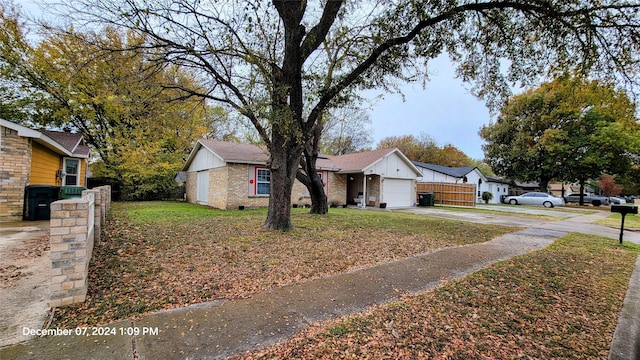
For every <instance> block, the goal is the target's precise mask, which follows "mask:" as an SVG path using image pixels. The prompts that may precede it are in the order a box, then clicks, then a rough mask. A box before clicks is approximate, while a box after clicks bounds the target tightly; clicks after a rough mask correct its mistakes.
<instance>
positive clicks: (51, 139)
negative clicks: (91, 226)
mask: <svg viewBox="0 0 640 360" xmlns="http://www.w3.org/2000/svg"><path fill="white" fill-rule="evenodd" d="M89 155H90V150H89V147H88V146H86V145H84V144H83V138H82V135H80V134H74V133H69V132H60V131H48V130H42V131H39V130H33V129H30V128H27V127H24V126H22V125H18V124H16V123H13V122H10V121H7V120H3V119H0V220H19V219H21V218H22V215H23V211H24V197H25V188H26V187H27V186H29V185H50V186H78V187H86V174H87V162H88V159H89Z"/></svg>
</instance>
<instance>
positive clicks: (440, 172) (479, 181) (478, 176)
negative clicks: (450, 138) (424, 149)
mask: <svg viewBox="0 0 640 360" xmlns="http://www.w3.org/2000/svg"><path fill="white" fill-rule="evenodd" d="M413 163H414V165H416V167H417V168H418V169H420V171H421V173H422V174H421V177H420V178H419V179H418V180H419V181H421V182H422V181H424V182H443V183H465V184H475V185H476V196H477V199H476V200H477V202H478V203H480V202H482V193H483V192H485V191H488V192H490V193H491V194H492V195H493V198H492V199H491V200H490V201H489V202H490V203H493V204H498V203H500V199H501V197H503V196H507V195H509V185H510V181H508V180H504V179H501V178H497V177H491V176H486V175H484V174H483V173H482V171H480V169H478V168H477V167H475V166H463V167H450V166H442V165H435V164H427V163H423V162H419V161H414V162H413Z"/></svg>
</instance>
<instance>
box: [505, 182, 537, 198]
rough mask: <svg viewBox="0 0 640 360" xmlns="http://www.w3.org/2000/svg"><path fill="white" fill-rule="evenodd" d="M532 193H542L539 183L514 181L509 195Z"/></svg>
mask: <svg viewBox="0 0 640 360" xmlns="http://www.w3.org/2000/svg"><path fill="white" fill-rule="evenodd" d="M532 191H541V190H540V185H539V184H538V183H537V182H519V181H512V183H511V188H510V191H509V195H522V194H524V193H527V192H532Z"/></svg>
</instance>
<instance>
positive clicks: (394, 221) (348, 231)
mask: <svg viewBox="0 0 640 360" xmlns="http://www.w3.org/2000/svg"><path fill="white" fill-rule="evenodd" d="M308 211H309V210H308V209H293V215H292V221H293V224H294V225H295V226H296V228H295V229H294V230H292V231H288V232H274V231H266V230H263V229H262V227H261V225H262V224H263V222H264V219H265V216H266V210H245V211H239V210H235V211H220V210H213V209H210V208H208V207H204V206H198V205H193V204H186V203H179V202H140V203H113V205H112V209H111V217H110V219H109V221H108V222H107V225H106V226H105V227H104V228H103V238H102V240H101V241H100V243H99V244H96V245H95V247H94V252H93V258H92V260H91V263H90V268H89V289H88V294H87V301H85V303H83V304H81V305H79V306H73V307H62V308H60V309H57V310H56V313H55V317H54V322H53V323H52V325H51V326H53V327H59V328H74V327H77V326H91V325H97V324H104V323H108V322H111V321H114V320H118V319H123V318H127V317H132V316H136V315H139V314H143V313H147V312H153V311H158V310H162V309H169V308H176V307H183V306H187V305H190V304H194V303H199V302H204V301H212V300H216V299H230V298H238V297H244V296H248V295H250V294H253V293H256V292H260V291H264V290H267V289H269V288H273V287H277V286H282V285H285V284H290V283H294V282H298V281H304V280H308V279H312V278H318V277H322V276H327V275H330V274H336V273H340V272H344V271H349V270H353V269H356V268H361V267H366V266H370V265H373V264H377V263H383V262H388V261H391V260H394V259H399V258H403V257H408V256H412V255H416V254H423V253H427V252H430V251H433V250H435V249H438V248H442V247H447V246H456V245H462V244H468V243H475V242H484V241H488V240H490V239H492V238H495V237H497V236H500V235H503V234H505V233H508V232H511V231H514V230H516V229H515V228H510V227H504V226H496V225H482V224H473V223H466V222H461V221H454V220H447V219H442V218H429V217H426V216H424V215H415V214H408V213H401V212H400V213H396V212H389V211H369V210H357V209H331V210H330V213H329V214H328V215H323V216H318V215H310V214H308Z"/></svg>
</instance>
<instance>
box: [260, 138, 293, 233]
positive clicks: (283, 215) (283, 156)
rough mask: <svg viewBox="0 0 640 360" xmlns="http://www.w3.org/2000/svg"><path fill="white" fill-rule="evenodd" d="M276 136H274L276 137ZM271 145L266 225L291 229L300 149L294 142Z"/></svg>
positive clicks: (274, 228)
mask: <svg viewBox="0 0 640 360" xmlns="http://www.w3.org/2000/svg"><path fill="white" fill-rule="evenodd" d="M275 137H276V136H274V138H275ZM278 143H280V144H283V143H282V142H274V143H273V144H274V145H275V146H271V149H270V151H271V163H270V165H269V170H270V172H271V179H270V180H271V192H270V195H269V209H268V212H267V219H266V220H265V222H264V227H265V228H267V229H271V230H289V229H292V228H293V224H292V223H291V191H292V189H293V183H294V181H295V179H296V173H297V172H298V166H299V164H300V156H301V154H300V150H299V148H297V147H296V146H295V145H294V144H289V146H282V145H279V144H278Z"/></svg>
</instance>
